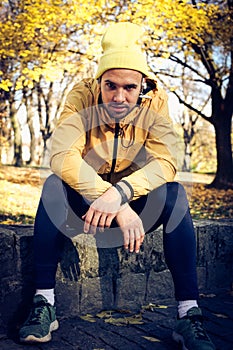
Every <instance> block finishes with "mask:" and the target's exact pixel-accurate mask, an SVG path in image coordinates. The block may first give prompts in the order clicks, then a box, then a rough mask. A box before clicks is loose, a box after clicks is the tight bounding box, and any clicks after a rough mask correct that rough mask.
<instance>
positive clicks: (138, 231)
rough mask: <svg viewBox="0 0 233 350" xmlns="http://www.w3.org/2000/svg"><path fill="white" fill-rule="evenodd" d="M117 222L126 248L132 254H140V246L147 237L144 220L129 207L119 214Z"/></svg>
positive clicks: (123, 208)
mask: <svg viewBox="0 0 233 350" xmlns="http://www.w3.org/2000/svg"><path fill="white" fill-rule="evenodd" d="M116 221H117V223H118V225H119V227H120V229H121V231H122V232H123V236H124V248H125V249H129V251H130V252H131V253H132V252H133V251H135V253H139V249H140V246H141V244H142V242H143V240H144V237H145V231H144V228H143V224H142V220H141V219H140V217H139V216H138V214H137V213H136V212H135V211H134V210H133V209H132V208H131V207H130V206H129V205H128V204H125V205H124V207H122V209H121V210H120V211H119V212H118V213H117V215H116Z"/></svg>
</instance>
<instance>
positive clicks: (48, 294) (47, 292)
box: [35, 289, 55, 305]
mask: <svg viewBox="0 0 233 350" xmlns="http://www.w3.org/2000/svg"><path fill="white" fill-rule="evenodd" d="M38 294H40V295H43V297H45V298H46V299H47V300H48V302H49V304H51V305H54V302H55V295H54V289H37V290H36V294H35V295H38Z"/></svg>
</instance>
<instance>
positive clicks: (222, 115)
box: [0, 0, 233, 223]
mask: <svg viewBox="0 0 233 350" xmlns="http://www.w3.org/2000/svg"><path fill="white" fill-rule="evenodd" d="M0 17H1V25H0V56H1V63H0V64H1V66H0V127H1V132H0V161H1V167H0V203H1V204H0V222H1V223H33V220H34V217H35V212H36V208H37V205H38V201H39V196H40V191H41V186H42V183H43V181H44V179H45V177H46V176H47V175H48V154H49V143H50V137H51V135H52V132H53V130H54V127H55V124H56V120H57V119H58V118H59V114H60V112H61V110H62V107H63V104H64V100H65V98H66V95H67V93H68V91H69V90H70V89H71V88H72V86H73V85H74V84H75V83H76V82H77V81H79V80H81V79H82V78H84V77H92V76H93V75H94V74H95V71H96V67H97V64H98V59H99V57H100V55H101V47H100V42H101V37H102V35H103V33H104V31H105V29H106V27H107V26H108V25H109V24H111V23H112V22H119V21H129V22H133V23H137V24H139V25H142V26H143V27H144V28H145V35H144V38H143V42H142V48H143V50H145V51H146V52H147V59H148V63H149V66H150V68H151V70H152V71H153V72H154V74H155V75H156V77H157V80H158V83H159V84H160V85H161V86H162V87H163V88H164V89H165V90H166V91H167V93H168V96H169V108H170V114H171V117H172V119H173V121H174V125H175V128H176V130H177V134H178V143H179V154H178V159H179V171H180V172H181V173H182V174H183V173H186V174H187V173H189V174H191V175H192V174H193V178H192V176H191V177H190V176H189V177H188V180H187V179H186V180H185V179H183V182H184V183H185V186H186V188H187V192H188V195H189V199H190V206H191V212H192V214H193V216H194V218H196V219H200V218H208V219H229V218H232V195H233V190H232V188H233V164H232V112H233V1H232V0H228V1H221V0H219V1H206V0H205V1H195V0H192V1H183V0H180V1H172V0H157V1H152V0H147V1H146V0H140V1H134V0H131V1H124V0H118V1H103V0H97V1H94V0H90V1H83V0H79V1H73V0H67V1H64V0H40V1H39V0H34V1H32V2H30V1H25V0H19V1H18V0H8V1H6V0H3V1H1V4H0ZM196 173H198V174H204V175H205V176H204V175H203V176H202V177H200V176H199V177H198V178H197V177H195V176H194V174H195V175H196ZM206 174H207V175H206ZM194 178H195V181H194V180H193V179H194ZM196 179H197V180H196Z"/></svg>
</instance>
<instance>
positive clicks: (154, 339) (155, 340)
mask: <svg viewBox="0 0 233 350" xmlns="http://www.w3.org/2000/svg"><path fill="white" fill-rule="evenodd" d="M142 338H144V339H146V340H149V341H152V342H157V343H160V342H161V340H159V339H157V338H154V337H146V336H142Z"/></svg>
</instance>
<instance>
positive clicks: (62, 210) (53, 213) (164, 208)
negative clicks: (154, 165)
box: [34, 175, 198, 300]
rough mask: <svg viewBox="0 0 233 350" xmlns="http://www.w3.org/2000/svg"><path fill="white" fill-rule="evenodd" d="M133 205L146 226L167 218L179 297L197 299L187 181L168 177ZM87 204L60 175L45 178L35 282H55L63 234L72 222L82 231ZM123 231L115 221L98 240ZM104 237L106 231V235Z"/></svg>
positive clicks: (115, 241)
mask: <svg viewBox="0 0 233 350" xmlns="http://www.w3.org/2000/svg"><path fill="white" fill-rule="evenodd" d="M130 206H131V207H132V208H133V210H135V211H136V212H137V213H138V214H139V215H140V218H141V219H142V222H143V226H144V229H145V232H151V231H153V230H155V229H156V228H158V226H160V225H161V224H163V245H164V254H165V260H166V263H167V266H168V268H169V270H170V271H171V274H172V277H173V282H174V287H175V297H176V300H196V299H198V287H197V274H196V241H195V232H194V228H193V223H192V219H191V216H190V212H189V207H188V201H187V198H186V193H185V190H184V188H183V186H182V185H181V184H179V183H177V182H169V183H166V184H164V185H162V186H160V187H159V188H157V189H156V190H154V191H152V192H151V193H150V194H149V195H147V196H142V197H140V198H139V199H137V200H135V201H132V202H130ZM88 207H89V205H88V203H87V202H86V201H85V200H84V198H83V197H82V196H81V195H80V194H78V193H77V192H76V191H74V190H73V189H71V188H70V187H69V186H68V185H67V184H66V183H64V182H63V181H61V179H59V178H58V177H57V176H56V175H51V176H49V177H48V179H47V180H46V181H45V183H44V186H43V191H42V195H41V199H40V203H39V207H38V211H37V214H36V219H35V229H34V256H35V287H36V288H38V289H50V288H54V287H55V276H56V270H57V265H58V261H59V258H60V253H61V247H62V237H64V234H65V235H69V233H68V231H67V228H68V226H73V227H75V230H76V231H75V232H76V233H77V232H83V220H82V219H80V218H81V216H82V215H83V214H85V213H86V211H87V209H88ZM68 213H69V215H68ZM119 232H120V230H119V228H118V227H117V224H116V222H113V224H112V226H111V228H110V229H107V230H106V233H104V234H103V233H98V234H96V242H97V245H99V247H117V246H121V245H122V244H123V238H122V234H121V233H120V234H119ZM103 237H105V238H106V237H107V238H106V240H105V239H103Z"/></svg>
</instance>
